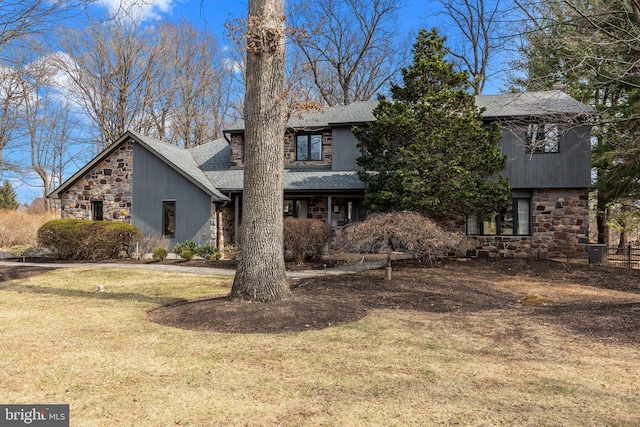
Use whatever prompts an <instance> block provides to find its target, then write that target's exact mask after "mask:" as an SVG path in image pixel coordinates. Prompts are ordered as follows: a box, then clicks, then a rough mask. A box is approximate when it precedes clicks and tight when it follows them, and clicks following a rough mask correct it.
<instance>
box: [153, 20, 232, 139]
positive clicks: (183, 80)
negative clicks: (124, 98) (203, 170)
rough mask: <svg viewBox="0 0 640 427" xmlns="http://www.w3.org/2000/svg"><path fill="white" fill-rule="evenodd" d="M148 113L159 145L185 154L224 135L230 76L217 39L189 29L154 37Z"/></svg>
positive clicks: (168, 29)
mask: <svg viewBox="0 0 640 427" xmlns="http://www.w3.org/2000/svg"><path fill="white" fill-rule="evenodd" d="M154 45H155V46H154V47H153V49H154V54H153V55H152V56H153V57H155V58H156V65H155V66H154V67H153V69H151V70H150V73H149V76H150V79H151V80H152V82H151V84H148V85H147V86H146V87H147V92H148V94H147V102H146V105H147V109H148V110H147V111H148V113H149V115H150V116H151V117H152V118H153V123H154V127H155V131H156V132H157V134H158V136H159V138H160V139H161V140H166V139H168V140H170V141H171V142H173V143H176V144H178V145H180V146H183V147H186V148H189V147H192V146H195V145H200V144H203V143H205V142H207V141H209V140H211V139H213V138H216V137H219V136H220V135H221V134H222V129H223V127H224V126H225V124H226V121H227V112H228V110H229V108H230V103H231V99H232V90H231V85H232V78H233V76H232V73H233V70H232V69H231V68H229V67H228V66H227V64H226V63H225V61H224V60H223V58H222V57H221V49H220V48H219V47H218V42H217V40H216V38H215V37H214V36H213V35H212V34H211V33H209V32H207V31H200V30H197V29H196V28H194V27H193V26H192V25H191V24H188V23H186V22H180V23H178V24H171V23H164V24H162V25H160V26H159V28H158V30H157V31H156V43H154Z"/></svg>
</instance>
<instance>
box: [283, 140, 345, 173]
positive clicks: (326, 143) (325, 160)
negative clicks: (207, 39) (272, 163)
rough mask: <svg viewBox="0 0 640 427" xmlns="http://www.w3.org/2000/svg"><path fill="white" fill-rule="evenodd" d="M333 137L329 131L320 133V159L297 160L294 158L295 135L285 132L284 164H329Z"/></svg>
mask: <svg viewBox="0 0 640 427" xmlns="http://www.w3.org/2000/svg"><path fill="white" fill-rule="evenodd" d="M332 144H333V137H332V136H331V131H327V132H323V133H322V160H320V161H298V160H296V135H295V134H294V133H287V134H286V135H285V137H284V165H285V167H286V166H287V165H289V166H291V165H296V166H327V165H328V166H330V165H331V156H332Z"/></svg>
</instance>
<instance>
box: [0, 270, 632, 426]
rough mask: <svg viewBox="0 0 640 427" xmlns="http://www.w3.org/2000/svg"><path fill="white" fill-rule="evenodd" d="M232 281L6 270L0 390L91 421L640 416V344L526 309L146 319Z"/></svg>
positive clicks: (474, 422) (0, 295) (497, 421)
mask: <svg viewBox="0 0 640 427" xmlns="http://www.w3.org/2000/svg"><path fill="white" fill-rule="evenodd" d="M230 280H231V279H229V278H220V277H207V276H199V275H186V274H181V275H179V274H174V273H160V272H149V271H140V270H108V269H100V270H95V269H94V270H92V269H69V270H67V269H65V270H57V271H54V272H50V273H47V274H46V275H42V276H36V277H32V278H29V279H22V280H18V281H12V282H5V283H0V341H1V342H2V343H3V345H2V346H0V390H2V396H1V399H0V400H2V401H3V402H4V403H69V404H70V405H71V425H77V426H114V425H117V426H169V425H191V426H211V425H221V426H233V425H291V426H298V425H340V426H362V425H380V426H394V425H396V426H405V425H447V426H448V425H465V426H467V425H468V426H481V425H482V426H497V425H508V426H545V425H549V426H551V425H554V426H556V425H563V426H601V425H610V426H632V425H638V424H640V400H639V399H638V398H637V397H638V396H639V395H640V365H639V364H638V363H637V362H638V360H640V349H638V348H634V347H626V346H622V345H616V344H614V343H603V342H599V341H595V340H590V339H588V338H585V337H580V336H577V335H572V334H570V333H568V332H566V331H562V330H559V329H557V328H555V327H553V326H551V325H546V324H543V323H540V322H539V321H537V320H535V318H531V317H525V316H521V315H520V314H519V313H518V311H517V310H512V309H509V310H495V311H488V312H480V313H446V314H437V313H422V312H413V311H402V310H376V311H373V312H372V313H371V314H370V315H369V316H367V317H365V318H364V319H362V320H361V321H359V322H357V323H353V324H350V325H347V326H342V327H335V328H329V329H325V330H321V331H308V332H303V333H295V334H285V335H262V334H254V335H231V334H213V333H204V332H194V331H185V330H179V329H173V328H169V327H164V326H160V325H157V324H153V323H149V322H147V321H146V319H145V314H146V311H147V310H149V309H152V308H154V307H156V306H158V305H159V304H166V303H169V302H172V301H177V300H180V299H193V298H197V297H199V296H202V295H206V294H224V293H226V292H228V288H229V285H230ZM99 285H102V286H104V289H105V292H103V293H99V292H96V289H97V287H98V286H99Z"/></svg>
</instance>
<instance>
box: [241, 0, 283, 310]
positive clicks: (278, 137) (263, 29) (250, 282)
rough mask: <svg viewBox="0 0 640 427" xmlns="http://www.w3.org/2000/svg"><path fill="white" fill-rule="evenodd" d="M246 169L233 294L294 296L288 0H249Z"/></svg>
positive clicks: (257, 298)
mask: <svg viewBox="0 0 640 427" xmlns="http://www.w3.org/2000/svg"><path fill="white" fill-rule="evenodd" d="M247 24H248V25H247V52H246V73H247V74H246V75H247V79H246V83H247V85H246V93H245V102H244V120H245V156H246V157H245V172H244V191H243V199H242V203H243V210H242V212H243V217H242V236H241V247H240V261H239V263H238V268H237V271H236V276H235V279H234V281H233V286H232V288H231V293H230V297H231V298H237V299H244V300H254V301H265V302H267V301H278V300H282V299H287V298H290V296H291V291H290V289H289V286H288V285H287V280H286V275H285V267H284V249H283V237H282V236H283V216H282V194H283V191H284V144H283V143H282V138H283V135H284V132H285V124H286V114H285V111H286V110H285V109H286V103H285V85H284V78H285V56H284V55H285V47H284V41H285V35H284V1H283V0H249V14H248V21H247Z"/></svg>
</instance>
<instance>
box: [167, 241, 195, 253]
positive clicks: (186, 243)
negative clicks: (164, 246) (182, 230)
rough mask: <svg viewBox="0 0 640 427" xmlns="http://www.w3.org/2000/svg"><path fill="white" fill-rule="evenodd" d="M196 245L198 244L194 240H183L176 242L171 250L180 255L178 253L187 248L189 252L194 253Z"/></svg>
mask: <svg viewBox="0 0 640 427" xmlns="http://www.w3.org/2000/svg"><path fill="white" fill-rule="evenodd" d="M198 246H199V245H198V244H197V243H196V242H194V241H193V240H185V241H184V242H182V243H176V245H175V246H174V247H173V252H174V253H175V254H176V255H178V256H181V255H180V254H181V253H182V251H184V250H185V249H187V250H190V251H191V252H193V253H194V254H195V253H196V250H197V248H198Z"/></svg>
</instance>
